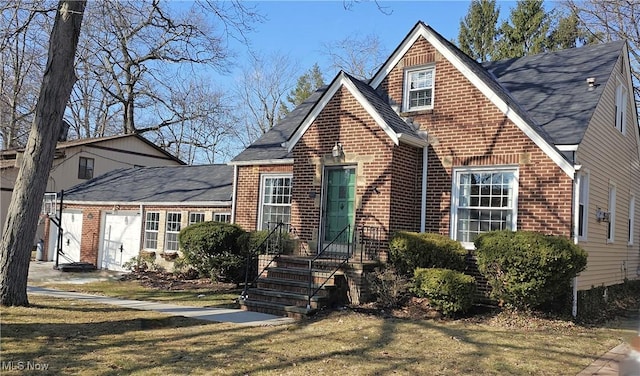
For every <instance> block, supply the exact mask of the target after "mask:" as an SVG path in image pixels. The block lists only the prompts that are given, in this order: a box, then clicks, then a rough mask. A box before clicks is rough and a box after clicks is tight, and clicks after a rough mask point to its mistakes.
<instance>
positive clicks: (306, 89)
mask: <svg viewBox="0 0 640 376" xmlns="http://www.w3.org/2000/svg"><path fill="white" fill-rule="evenodd" d="M322 86H324V78H323V77H322V72H321V71H320V67H319V66H318V64H317V63H316V64H314V65H313V67H311V69H309V70H308V71H307V72H306V73H305V74H303V75H302V76H300V77H299V78H298V83H297V84H296V87H295V88H294V89H293V90H291V92H290V93H289V95H287V102H289V103H290V104H291V109H293V108H296V107H297V106H298V105H299V104H300V103H302V102H304V101H305V99H307V98H309V96H311V94H313V92H314V91H316V90H317V89H318V88H320V87H322ZM291 109H289V107H288V106H286V105H284V106H282V108H281V113H288V112H289V111H290V110H291Z"/></svg>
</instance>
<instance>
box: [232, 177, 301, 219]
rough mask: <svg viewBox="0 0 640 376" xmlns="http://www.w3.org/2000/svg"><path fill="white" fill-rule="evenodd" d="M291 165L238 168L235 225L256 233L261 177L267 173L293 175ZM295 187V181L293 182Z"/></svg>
mask: <svg viewBox="0 0 640 376" xmlns="http://www.w3.org/2000/svg"><path fill="white" fill-rule="evenodd" d="M292 171H293V166H291V165H263V166H238V174H237V179H238V180H237V184H236V207H235V223H236V224H238V225H240V226H241V227H242V228H244V229H245V230H247V231H254V230H255V229H256V228H257V224H258V206H259V205H260V197H259V196H260V175H261V174H265V173H270V174H272V173H283V174H285V173H286V174H291V173H292ZM293 184H294V185H295V179H294V181H293Z"/></svg>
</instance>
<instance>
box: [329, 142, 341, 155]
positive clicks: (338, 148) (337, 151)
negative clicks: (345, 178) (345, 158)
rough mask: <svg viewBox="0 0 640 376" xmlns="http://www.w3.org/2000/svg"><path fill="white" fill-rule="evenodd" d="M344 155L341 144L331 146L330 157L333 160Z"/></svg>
mask: <svg viewBox="0 0 640 376" xmlns="http://www.w3.org/2000/svg"><path fill="white" fill-rule="evenodd" d="M343 154H344V150H343V149H342V144H341V143H339V142H336V144H335V145H334V146H333V149H331V155H332V156H333V157H334V158H339V157H341V156H342V155H343Z"/></svg>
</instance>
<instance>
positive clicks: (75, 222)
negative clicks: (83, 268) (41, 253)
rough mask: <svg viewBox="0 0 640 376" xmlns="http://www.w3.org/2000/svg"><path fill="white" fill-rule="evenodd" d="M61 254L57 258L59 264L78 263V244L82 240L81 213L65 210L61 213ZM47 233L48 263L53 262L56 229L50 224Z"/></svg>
mask: <svg viewBox="0 0 640 376" xmlns="http://www.w3.org/2000/svg"><path fill="white" fill-rule="evenodd" d="M61 217H62V220H61V221H60V222H61V227H62V253H61V254H60V255H59V256H58V262H59V263H61V264H65V263H72V262H80V242H81V239H82V211H81V210H65V211H63V212H62V216H61ZM49 231H50V233H49V243H48V247H49V252H48V253H47V254H48V259H49V261H55V259H56V249H57V239H58V227H57V226H54V225H53V223H51V226H50V230H49Z"/></svg>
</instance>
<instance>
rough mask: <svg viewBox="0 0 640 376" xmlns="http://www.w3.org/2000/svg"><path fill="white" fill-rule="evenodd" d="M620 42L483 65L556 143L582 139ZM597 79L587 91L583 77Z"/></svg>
mask: <svg viewBox="0 0 640 376" xmlns="http://www.w3.org/2000/svg"><path fill="white" fill-rule="evenodd" d="M624 43H625V42H624V41H616V42H609V43H604V44H597V45H591V46H584V47H580V48H571V49H566V50H562V51H557V52H551V53H545V54H540V55H533V56H525V57H522V58H519V59H510V60H502V61H497V62H490V63H485V64H484V67H485V68H486V69H487V70H488V71H489V72H491V73H492V74H493V75H494V76H495V77H497V80H498V82H500V84H501V85H502V86H503V87H504V88H505V89H506V90H508V91H509V93H510V94H511V96H512V97H513V98H515V99H516V100H517V101H518V102H519V103H520V106H522V107H523V108H524V109H525V110H526V111H527V112H528V113H529V115H530V116H531V117H532V118H533V119H535V121H536V122H537V123H538V125H539V126H540V127H542V128H543V129H544V130H545V131H546V132H547V133H548V134H549V135H550V136H551V138H552V139H553V141H554V143H555V144H556V145H574V144H579V143H580V142H581V141H582V137H583V136H584V133H585V131H586V129H587V126H588V125H589V121H590V120H591V116H592V115H593V111H594V110H595V108H596V105H597V104H598V101H599V100H600V96H601V95H602V92H603V90H604V84H605V83H606V82H607V80H608V79H609V78H610V77H611V73H612V71H613V68H614V66H615V63H616V61H617V60H618V58H619V57H620V54H621V52H622V49H623V46H624ZM589 77H595V78H596V85H597V86H596V87H595V88H594V89H593V90H591V91H589V88H588V85H587V82H586V80H587V78H589Z"/></svg>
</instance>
